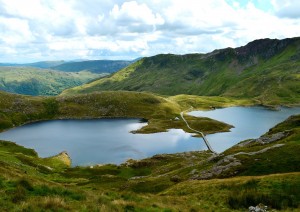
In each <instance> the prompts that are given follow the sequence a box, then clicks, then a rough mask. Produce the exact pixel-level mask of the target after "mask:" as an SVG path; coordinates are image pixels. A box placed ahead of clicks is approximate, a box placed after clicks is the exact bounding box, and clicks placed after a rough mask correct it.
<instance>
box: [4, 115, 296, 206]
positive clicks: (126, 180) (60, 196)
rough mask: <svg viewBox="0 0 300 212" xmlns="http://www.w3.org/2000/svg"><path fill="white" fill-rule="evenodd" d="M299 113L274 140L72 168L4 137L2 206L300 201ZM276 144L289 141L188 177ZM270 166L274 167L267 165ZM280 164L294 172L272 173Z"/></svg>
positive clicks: (278, 203)
mask: <svg viewBox="0 0 300 212" xmlns="http://www.w3.org/2000/svg"><path fill="white" fill-rule="evenodd" d="M299 120H300V116H299V115H298V116H294V117H291V118H289V119H288V120H287V121H285V122H283V123H281V124H279V125H277V126H276V127H274V128H273V129H271V130H270V131H269V132H268V133H267V134H266V135H264V136H272V135H274V134H275V133H278V132H289V133H288V134H287V135H286V136H285V137H284V138H281V139H279V140H277V141H275V142H273V143H271V144H265V145H262V144H258V143H254V144H252V145H248V146H244V147H239V146H235V147H233V148H232V149H230V150H228V151H226V152H224V153H223V155H220V156H218V157H213V159H212V157H211V156H212V155H211V153H208V152H189V153H178V154H170V155H156V156H154V157H152V158H148V159H144V160H140V161H133V160H132V161H128V162H127V163H125V164H123V165H120V166H115V165H104V166H96V167H75V168H66V166H65V165H64V164H63V163H61V162H60V161H59V160H57V158H56V157H54V158H47V159H40V158H38V157H37V156H36V153H35V152H34V151H33V150H30V149H25V148H23V147H20V146H18V145H15V144H13V143H10V142H0V163H1V167H0V169H1V171H0V193H1V194H3V195H0V207H1V208H2V209H4V210H31V211H32V210H41V209H45V210H47V209H48V210H82V211H96V210H101V211H124V210H125V211H126V210H127V211H241V210H247V208H248V207H249V206H250V205H257V204H259V203H263V204H265V205H268V207H269V208H273V209H281V210H288V208H289V210H291V209H292V208H294V209H300V208H299V207H300V195H299V185H300V174H299V171H300V170H299V166H297V165H293V164H291V163H294V164H299V161H298V160H299V157H297V156H298V153H299V142H300V136H299V135H300V127H299V126H300V125H299ZM275 144H285V145H284V146H282V147H279V148H277V152H276V153H274V152H273V151H272V150H271V151H266V152H264V153H263V154H257V155H254V156H251V157H248V158H240V160H241V165H240V166H237V167H232V168H231V169H229V170H227V171H225V172H223V173H221V174H220V175H219V176H218V175H216V176H214V177H212V178H213V179H209V180H204V181H203V180H190V179H191V178H192V177H193V176H195V175H196V174H198V175H199V174H200V175H201V173H203V171H205V170H209V169H211V168H212V167H213V166H214V165H216V164H220V163H219V161H220V160H222V159H224V158H225V157H226V156H228V155H231V154H233V153H237V152H254V151H258V150H259V149H264V148H266V147H269V146H272V145H275ZM273 150H275V149H273ZM287 150H288V153H289V154H286V151H287ZM275 154H276V156H275ZM257 159H259V160H257ZM278 163H280V165H278V166H273V164H278ZM254 166H255V167H254ZM269 166H273V168H271V169H265V168H263V167H269ZM258 167H262V168H263V169H261V170H265V171H267V172H261V171H260V169H258ZM282 168H284V170H282ZM245 170H247V171H246V172H245ZM279 172H284V173H286V172H293V173H286V174H284V173H283V174H274V173H279ZM264 174H271V175H264ZM239 175H244V176H239ZM253 175H263V176H253ZM141 176H142V177H141ZM228 177H230V178H228ZM215 178H219V179H215Z"/></svg>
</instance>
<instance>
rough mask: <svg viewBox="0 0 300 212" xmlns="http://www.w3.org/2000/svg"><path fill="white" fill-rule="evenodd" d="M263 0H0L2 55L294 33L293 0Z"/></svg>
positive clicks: (163, 48) (89, 54)
mask: <svg viewBox="0 0 300 212" xmlns="http://www.w3.org/2000/svg"><path fill="white" fill-rule="evenodd" d="M262 3H263V2H262V1H261V0H252V1H249V2H248V3H246V4H243V5H242V4H241V3H240V2H239V1H237V0H226V1H225V0H210V1H198V0H184V1H182V0H152V1H151V0H135V1H134V0H132V1H123V0H85V1H81V0H26V1H23V0H0V30H1V32H0V47H1V48H0V49H1V50H0V62H16V61H17V62H26V61H28V62H29V61H37V60H55V59H59V60H61V59H78V58H89V59H103V58H108V59H128V58H134V57H139V56H149V55H154V54H159V53H176V54H184V53H190V52H208V51H212V50H214V49H220V48H226V47H228V46H230V47H237V46H240V45H244V44H246V43H247V42H250V41H252V40H254V39H259V38H266V37H270V38H286V37H295V36H299V35H300V27H299V26H300V15H299V14H300V13H298V11H300V3H299V1H298V0H270V2H269V4H265V2H264V3H263V4H262ZM266 5H267V6H268V7H269V8H264V7H266ZM262 8H264V9H262Z"/></svg>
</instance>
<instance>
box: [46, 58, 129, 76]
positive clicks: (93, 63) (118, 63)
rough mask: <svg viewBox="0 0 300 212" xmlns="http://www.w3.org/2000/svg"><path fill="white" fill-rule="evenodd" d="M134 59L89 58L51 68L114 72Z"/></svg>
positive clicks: (66, 70) (71, 70)
mask: <svg viewBox="0 0 300 212" xmlns="http://www.w3.org/2000/svg"><path fill="white" fill-rule="evenodd" d="M131 63H132V61H125V60H89V61H80V62H67V63H63V64H59V65H57V66H53V67H51V69H54V70H59V71H64V72H79V71H90V72H92V73H113V72H116V71H119V70H121V69H122V68H125V67H126V66H128V65H130V64H131Z"/></svg>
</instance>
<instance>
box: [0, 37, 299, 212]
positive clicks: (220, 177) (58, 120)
mask: <svg viewBox="0 0 300 212" xmlns="http://www.w3.org/2000/svg"><path fill="white" fill-rule="evenodd" d="M299 49H300V41H299V38H289V39H283V40H277V39H261V40H255V41H253V42H250V43H248V44H247V45H245V46H242V47H238V48H226V49H220V50H215V51H213V52H210V53H206V54H187V55H173V54H163V55H156V56H152V57H145V58H141V59H139V60H137V61H134V62H133V63H130V64H126V65H124V64H123V63H122V65H124V67H123V68H122V69H121V70H120V71H117V70H116V72H114V71H111V72H109V71H108V72H109V73H112V72H114V73H112V74H110V75H107V76H104V75H102V74H99V73H100V72H99V73H98V72H97V70H95V69H93V68H92V67H89V68H87V69H89V71H80V72H76V71H79V70H82V67H80V65H78V64H76V63H77V62H74V63H72V64H69V65H70V66H69V67H68V68H66V66H65V65H67V63H63V62H62V63H61V64H60V62H59V61H58V63H57V62H53V64H55V65H57V66H59V67H63V68H64V69H65V70H67V71H70V72H64V71H63V70H61V71H53V70H47V69H36V68H32V67H30V68H28V67H1V68H0V73H1V75H0V79H1V80H0V87H1V86H2V87H1V90H4V91H0V132H5V133H8V132H10V130H11V129H13V128H15V129H13V130H18V129H19V128H18V127H19V126H22V127H24V128H26V127H27V128H28V126H31V127H32V126H34V125H35V126H43V124H45V123H54V124H55V125H54V126H53V129H54V128H56V129H60V128H61V129H63V126H62V125H63V124H62V123H63V122H64V123H70V124H71V125H69V126H67V128H72V126H73V125H76V124H78V123H79V122H80V121H82V123H85V126H87V127H86V128H87V129H88V130H90V129H91V128H92V126H93V127H96V128H97V127H101V125H103V124H104V125H105V126H106V127H109V126H110V124H109V122H110V121H111V122H113V121H116V122H117V121H122V120H124V119H125V120H126V121H128V123H127V122H126V123H127V124H124V123H123V124H124V125H119V126H118V127H116V128H113V127H111V128H113V129H114V130H113V131H111V132H110V134H113V133H114V132H116V134H117V132H121V130H124V129H130V130H128V131H131V132H132V133H128V131H126V133H127V134H129V135H130V136H132V137H131V138H133V137H134V136H137V137H139V138H140V140H139V139H137V140H136V141H135V142H139V145H141V143H142V139H144V138H146V137H147V135H149V136H152V135H153V137H150V138H151V139H150V140H147V145H150V144H149V143H150V142H151V141H152V140H155V141H152V142H153V144H155V145H156V146H159V145H162V143H163V142H164V141H163V140H164V139H166V140H168V142H169V141H170V140H171V137H172V136H170V137H162V136H161V135H162V134H163V133H165V135H170V134H168V133H171V134H172V133H173V132H176V133H177V135H176V136H178V132H180V133H181V134H183V135H185V133H190V134H194V133H195V132H196V131H198V133H196V134H195V135H194V136H195V137H190V138H191V139H197V141H198V142H199V143H200V142H201V143H202V140H201V138H199V137H201V134H202V133H204V134H205V135H206V137H207V139H208V141H210V138H212V143H211V145H212V147H213V149H218V148H219V147H218V146H220V142H223V143H226V142H228V143H230V142H231V144H230V145H228V143H226V144H224V146H226V148H223V149H218V151H217V152H218V154H215V153H212V152H210V151H206V150H205V149H198V146H197V148H194V147H193V148H191V149H188V150H186V151H182V150H183V149H184V145H181V146H179V147H178V148H177V149H175V151H174V152H172V154H171V152H168V150H169V149H171V148H168V147H166V148H165V149H164V150H163V151H162V152H156V153H153V152H152V153H151V154H150V153H149V155H147V154H148V153H147V154H146V153H145V154H144V155H143V157H137V158H134V157H133V158H131V159H128V158H130V157H128V156H127V155H126V157H123V159H122V160H119V161H117V160H114V161H113V160H112V164H109V163H110V162H109V160H107V161H106V162H104V163H101V164H98V163H79V162H75V166H72V154H73V153H72V152H71V151H69V152H68V151H67V152H65V151H64V150H65V149H61V151H62V152H61V153H60V154H57V155H54V156H53V155H52V154H50V155H43V154H41V155H40V154H39V153H37V152H38V151H35V150H34V149H31V148H33V147H24V146H25V145H24V146H21V145H18V144H16V143H13V142H14V140H13V139H11V141H3V140H4V139H2V140H1V141H0V164H1V166H0V194H2V195H1V196H0V208H1V209H3V210H4V211H39V210H41V209H42V210H45V211H47V210H49V211H59V210H61V211H74V210H75V211H76V210H78V211H220V210H221V211H241V210H247V209H248V207H249V206H251V205H253V206H256V205H258V204H260V203H261V204H263V205H266V206H268V208H270V209H272V210H273V209H274V210H282V211H290V210H297V209H299V207H300V206H299V202H300V196H299V192H298V191H299V189H300V188H299V185H300V174H299V173H300V170H299V165H298V164H299V163H300V158H299V154H298V153H299V151H300V149H299V148H300V145H299V142H300V128H299V127H300V124H299V120H300V116H299V112H298V108H299V107H297V106H299V105H300V99H299V98H300V95H299V89H300V83H299V66H300V64H299ZM91 63H93V62H92V61H91ZM91 63H89V64H88V63H84V67H87V66H89V65H91ZM38 64H39V65H41V64H40V63H38ZM46 64H49V63H46ZM50 64H52V62H50ZM42 65H43V66H44V65H45V63H42ZM92 65H93V67H95V66H94V64H92ZM115 65H116V64H115ZM127 65H128V66H127ZM45 66H46V65H45ZM96 66H97V65H96ZM116 66H117V65H116ZM116 66H114V65H113V67H116ZM47 68H49V67H47ZM92 69H93V70H94V71H93V70H92ZM73 71H75V72H73ZM33 79H34V80H33ZM1 83H2V84H1ZM74 86H75V87H74ZM15 93H19V94H15ZM22 94H26V95H22ZM51 95H52V96H51ZM229 107H230V108H229ZM289 107H293V108H290V109H289ZM267 108H268V110H267ZM248 109H249V111H250V110H254V112H251V113H247V112H245V114H246V115H245V116H244V115H242V113H241V112H240V111H242V110H248ZM270 109H271V110H280V109H281V111H280V112H278V111H277V112H276V111H270ZM197 110H198V114H200V115H199V116H197ZM226 110H234V111H233V112H232V113H231V114H229V115H226V112H224V111H226ZM220 111H222V112H220ZM287 111H294V112H292V113H291V112H287ZM282 112H287V113H286V115H284V116H282V117H280V118H278V120H277V119H276V120H277V121H275V122H272V123H271V124H266V123H265V122H264V120H265V119H266V117H267V114H270V116H269V117H267V119H268V120H272V119H275V116H276V115H274V114H281V113H282ZM183 113H184V114H183ZM205 113H206V114H214V113H216V114H217V115H212V116H209V117H211V118H208V117H205V115H204V114H205ZM290 115H291V116H290ZM183 116H184V119H183ZM226 116H228V117H229V118H230V119H226V118H228V117H226ZM288 116H290V117H288ZM239 118H240V119H239ZM255 118H257V119H255ZM260 118H261V119H260ZM227 120H229V121H227ZM230 120H233V122H232V123H231V122H230ZM141 121H142V122H144V123H140V122H141ZM247 121H249V123H248V125H246V127H245V128H244V129H243V130H244V131H241V134H242V137H240V140H234V139H233V138H230V141H222V140H221V139H219V138H217V142H216V143H215V144H213V142H214V141H213V137H214V136H217V135H219V134H221V133H220V132H224V134H225V133H231V132H230V131H232V132H234V131H235V130H236V129H237V130H239V124H241V125H242V124H244V123H246V122H247ZM279 122H280V123H279ZM30 123H32V125H27V124H30ZM187 123H188V124H187ZM258 123H259V124H262V125H265V126H264V127H265V128H263V127H260V125H259V124H258ZM97 124H99V125H97ZM131 124H133V125H131ZM274 124H277V125H276V126H274ZM23 125H24V126H23ZM235 125H236V126H235ZM254 125H255V126H254ZM132 126H135V127H132ZM137 126H139V127H137ZM22 127H20V128H22ZM233 127H235V128H233ZM83 128H84V127H83V126H81V125H78V129H77V130H76V133H79V134H81V133H82V131H81V130H82V129H83ZM101 128H103V126H102V127H101ZM251 129H253V130H254V131H255V133H256V134H255V136H254V137H253V135H252V134H251V136H250V137H247V136H248V133H249V132H250V131H251ZM46 131H50V132H54V131H52V130H46ZM98 131H99V132H98V133H100V134H97V135H95V136H94V137H96V138H98V137H101V136H103V137H105V136H104V133H102V132H101V131H100V130H98ZM39 132H42V131H39ZM64 132H66V131H63V132H60V134H61V136H60V137H61V138H59V139H57V140H58V141H59V142H60V143H63V141H64V139H67V136H64ZM200 132H201V133H200ZM76 133H75V132H74V135H73V136H75V137H78V136H76ZM87 133H89V134H91V132H90V131H88V132H87ZM160 133H161V134H160ZM176 133H175V134H176ZM28 134H31V135H34V136H35V135H37V134H38V133H35V129H33V131H30V132H29V133H28ZM54 134H55V133H54ZM56 134H58V133H56ZM68 134H70V135H72V134H73V133H72V131H69V132H68ZM127 134H126V136H127ZM146 134H147V135H146ZM249 134H250V133H249ZM15 135H17V133H15ZM155 135H156V136H157V137H155ZM24 136H25V134H24V135H22V132H21V133H20V137H24ZM46 136H47V135H46ZM119 136H121V137H117V139H116V140H118V142H120V143H118V145H119V144H122V139H123V141H124V142H123V144H125V143H126V142H127V141H125V140H126V139H127V138H126V137H125V135H123V136H122V135H121V134H119ZM176 136H175V137H176ZM185 136H186V135H185ZM47 137H48V136H47ZM158 137H159V138H158ZM85 138H86V137H85V136H84V137H82V138H81V140H82V143H81V145H83V146H79V151H78V152H79V155H80V153H83V152H85V151H84V149H83V147H84V143H85V141H84V139H85ZM131 138H130V139H129V140H131ZM34 139H35V138H30V140H34ZM39 139H40V140H39ZM60 139H61V140H60ZM72 139H73V138H72V137H71V138H70V140H71V141H72ZM160 139H161V140H160ZM5 140H6V139H5ZM7 140H9V139H7ZM38 140H39V141H38V142H43V141H45V140H46V139H41V138H38ZM89 141H90V140H89ZM184 141H186V142H187V140H184ZM233 141H234V142H233ZM108 142H112V141H110V140H109V139H108V140H107V141H106V143H108ZM218 142H219V143H218ZM48 143H49V145H50V146H48V147H47V148H48V149H50V147H51V145H52V144H53V143H51V141H49V142H48ZM86 143H88V141H86ZM178 143H179V142H178ZM203 144H204V143H203ZM93 145H94V144H92V146H93ZM132 145H133V147H135V148H137V147H138V144H137V143H136V144H132ZM147 145H146V147H147ZM191 145H194V144H191ZM70 146H72V145H70ZM73 146H75V145H73ZM215 147H216V148H215ZM94 148H95V146H94ZM99 148H103V147H99ZM103 149H104V151H106V153H108V154H110V153H109V151H108V150H105V148H103ZM149 149H150V148H149V146H148V148H147V150H149ZM126 151H127V150H124V149H121V150H120V152H121V154H125V153H126ZM95 152H96V154H98V155H101V153H100V152H98V151H97V148H95ZM85 154H88V152H86V153H85ZM112 155H113V154H112V153H111V154H110V156H112ZM102 156H103V157H105V158H108V156H107V157H106V156H105V154H103V155H102ZM113 159H116V158H113ZM126 159H128V160H126Z"/></svg>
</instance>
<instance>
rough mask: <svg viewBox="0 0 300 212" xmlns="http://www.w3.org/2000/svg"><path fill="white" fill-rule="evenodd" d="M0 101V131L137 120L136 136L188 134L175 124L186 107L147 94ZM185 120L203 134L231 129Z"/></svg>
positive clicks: (200, 120)
mask: <svg viewBox="0 0 300 212" xmlns="http://www.w3.org/2000/svg"><path fill="white" fill-rule="evenodd" d="M199 98H201V97H199ZM203 99H204V97H203ZM0 100H1V101H0V117H2V118H1V120H0V131H1V130H5V129H9V128H11V127H14V126H19V125H22V124H25V123H29V122H34V121H39V120H51V119H92V118H141V119H144V120H147V121H148V125H147V126H145V127H143V128H142V129H140V130H138V131H137V132H138V133H153V132H164V131H167V130H168V129H172V128H178V129H183V130H185V131H186V132H191V131H190V130H189V129H188V128H187V127H186V125H185V123H184V122H183V120H181V119H179V120H176V117H177V118H179V117H180V112H181V111H182V110H185V109H186V107H187V105H182V104H181V103H180V102H176V100H174V99H170V98H165V97H161V96H157V95H154V94H151V93H142V92H128V91H105V92H98V93H93V94H83V95H78V96H58V97H29V96H21V95H13V94H9V93H5V92H0ZM181 101H182V98H181ZM215 102H217V100H215ZM218 104H219V105H222V104H223V103H222V102H219V103H218ZM237 104H238V102H237ZM186 119H187V120H188V121H189V123H190V125H191V126H192V127H193V128H195V129H198V130H202V131H204V132H205V133H214V132H218V131H228V130H229V129H230V127H231V126H229V125H227V124H225V123H222V122H218V121H215V120H211V119H207V118H197V117H192V116H186Z"/></svg>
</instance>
